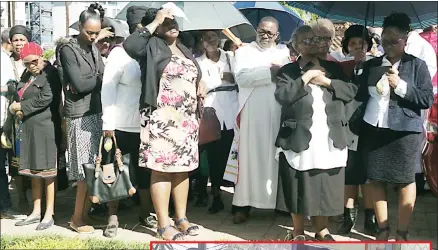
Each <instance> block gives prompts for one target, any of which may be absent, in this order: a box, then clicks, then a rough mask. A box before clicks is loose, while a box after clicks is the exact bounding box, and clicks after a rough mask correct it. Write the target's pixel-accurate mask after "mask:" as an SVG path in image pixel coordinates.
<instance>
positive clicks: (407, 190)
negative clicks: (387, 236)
mask: <svg viewBox="0 0 438 250" xmlns="http://www.w3.org/2000/svg"><path fill="white" fill-rule="evenodd" d="M415 199H416V184H415V183H411V184H408V185H403V186H401V187H400V194H399V202H398V229H397V230H398V231H399V232H400V234H405V233H407V231H408V228H409V222H410V221H411V217H412V213H413V211H414V205H415ZM400 236H405V235H399V234H397V240H399V239H400V240H402V239H403V238H405V237H406V236H405V237H400Z"/></svg>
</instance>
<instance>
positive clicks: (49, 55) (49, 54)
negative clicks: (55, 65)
mask: <svg viewBox="0 0 438 250" xmlns="http://www.w3.org/2000/svg"><path fill="white" fill-rule="evenodd" d="M53 55H55V50H53V49H48V50H45V51H44V53H43V58H44V59H45V60H50V58H52V56H53Z"/></svg>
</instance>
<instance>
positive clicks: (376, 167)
mask: <svg viewBox="0 0 438 250" xmlns="http://www.w3.org/2000/svg"><path fill="white" fill-rule="evenodd" d="M364 129H365V130H364V136H362V141H361V142H362V143H363V149H362V152H363V155H362V156H363V162H364V164H365V168H366V172H367V177H368V179H369V180H371V181H382V182H387V183H393V184H410V183H414V182H415V166H416V164H418V158H419V157H421V144H422V140H423V137H422V134H421V133H415V132H406V131H394V130H391V129H385V128H376V127H373V126H371V125H369V124H366V125H365V126H364Z"/></svg>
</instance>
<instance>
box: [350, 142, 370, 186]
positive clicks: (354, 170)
mask: <svg viewBox="0 0 438 250" xmlns="http://www.w3.org/2000/svg"><path fill="white" fill-rule="evenodd" d="M366 181H367V173H366V170H365V165H364V162H363V160H362V152H361V150H360V149H358V151H352V150H348V160H347V167H346V168H345V185H351V186H357V185H363V184H365V183H366Z"/></svg>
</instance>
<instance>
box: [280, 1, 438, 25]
mask: <svg viewBox="0 0 438 250" xmlns="http://www.w3.org/2000/svg"><path fill="white" fill-rule="evenodd" d="M287 4H288V5H290V6H293V7H296V8H300V9H303V10H306V11H309V12H312V13H314V14H317V15H319V16H321V17H324V18H328V19H331V20H337V21H344V22H352V23H357V24H362V25H367V26H371V27H379V26H382V24H383V18H385V16H387V15H389V14H390V13H391V12H393V11H397V12H404V13H406V14H407V15H408V16H409V17H410V18H411V21H412V23H411V26H412V28H414V29H417V28H423V29H424V28H426V27H428V26H431V25H434V24H435V25H436V24H437V18H438V16H437V9H438V3H437V2H436V1H430V2H426V1H398V2H387V1H374V2H372V1H368V2H366V1H363V2H361V1H359V2H356V1H354V2H353V1H342V2H341V1H338V2H326V1H315V2H287Z"/></svg>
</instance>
